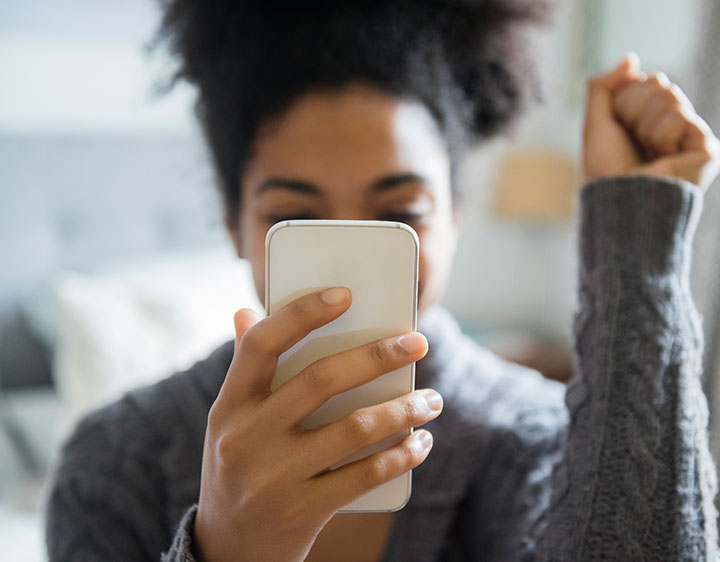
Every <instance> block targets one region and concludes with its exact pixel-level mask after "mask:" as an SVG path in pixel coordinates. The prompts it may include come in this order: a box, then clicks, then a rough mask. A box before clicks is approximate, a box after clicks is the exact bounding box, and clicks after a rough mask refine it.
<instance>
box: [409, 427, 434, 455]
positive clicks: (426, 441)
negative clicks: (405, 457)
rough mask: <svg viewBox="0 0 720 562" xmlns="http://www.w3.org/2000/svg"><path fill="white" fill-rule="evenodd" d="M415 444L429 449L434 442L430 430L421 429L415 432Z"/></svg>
mask: <svg viewBox="0 0 720 562" xmlns="http://www.w3.org/2000/svg"><path fill="white" fill-rule="evenodd" d="M413 438H414V444H415V445H416V446H417V447H418V448H419V449H420V450H421V451H427V450H428V449H429V448H430V447H432V444H433V437H432V434H431V433H430V432H429V431H426V430H424V429H421V430H419V431H416V432H415V433H414V434H413Z"/></svg>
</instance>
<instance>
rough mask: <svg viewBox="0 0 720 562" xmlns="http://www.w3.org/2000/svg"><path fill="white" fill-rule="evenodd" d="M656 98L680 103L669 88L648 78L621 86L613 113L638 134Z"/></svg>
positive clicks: (631, 130)
mask: <svg viewBox="0 0 720 562" xmlns="http://www.w3.org/2000/svg"><path fill="white" fill-rule="evenodd" d="M656 98H657V99H658V104H662V103H663V102H664V103H665V104H667V105H668V106H670V105H672V104H675V105H679V102H678V101H677V100H676V99H675V97H674V94H673V93H672V92H671V91H670V89H669V88H664V87H663V86H661V85H660V84H658V83H657V81H655V80H652V79H648V80H647V81H645V82H633V83H632V84H628V85H627V86H625V87H623V88H621V89H620V90H619V91H618V92H617V95H616V96H615V98H614V100H613V113H614V115H615V117H616V118H617V120H618V121H620V123H622V124H623V126H624V127H626V128H627V129H628V130H629V131H630V132H631V133H632V134H634V135H635V136H637V131H638V126H639V123H640V120H641V119H642V117H643V116H644V115H645V113H646V112H647V111H648V109H649V107H650V105H652V102H653V101H655V99H656Z"/></svg>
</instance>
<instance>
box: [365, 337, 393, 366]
mask: <svg viewBox="0 0 720 562" xmlns="http://www.w3.org/2000/svg"><path fill="white" fill-rule="evenodd" d="M368 352H369V353H370V358H371V359H372V360H373V361H374V362H375V363H377V364H379V365H384V364H385V363H387V362H389V361H390V359H392V357H393V355H394V354H393V351H392V348H391V345H390V344H389V343H388V342H386V341H379V342H374V343H373V344H371V345H370V347H369V348H368Z"/></svg>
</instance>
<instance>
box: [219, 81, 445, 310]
mask: <svg viewBox="0 0 720 562" xmlns="http://www.w3.org/2000/svg"><path fill="white" fill-rule="evenodd" d="M253 149H254V152H253V156H252V158H251V160H250V162H249V163H248V166H247V168H246V173H245V174H244V176H243V177H242V178H241V188H242V204H241V205H242V207H241V208H242V210H241V215H240V220H239V221H238V223H237V224H238V226H237V227H236V228H235V229H233V231H232V232H231V235H232V238H233V241H234V243H235V247H236V249H237V252H238V254H239V255H240V256H241V257H244V258H246V259H248V260H249V261H250V264H251V266H252V271H253V278H254V282H255V288H256V290H257V292H258V295H259V297H260V299H261V300H264V288H265V235H266V233H267V231H268V229H269V228H270V227H271V226H272V225H273V224H275V223H276V222H278V221H281V220H287V219H298V218H303V219H305V218H307V219H355V220H391V221H399V222H404V223H407V224H409V225H410V226H412V227H413V228H414V229H415V231H416V232H417V234H418V237H419V239H420V264H419V294H418V308H419V312H420V314H422V312H423V311H424V310H426V309H427V308H428V307H429V306H430V305H432V304H434V303H436V302H437V301H438V300H439V299H440V297H441V295H442V292H443V289H444V287H445V282H446V279H447V276H448V273H449V270H450V265H451V263H452V257H453V255H454V251H455V242H456V234H457V216H456V212H455V209H454V207H453V204H452V201H451V193H450V161H449V158H448V154H447V150H446V148H445V147H444V144H443V142H442V137H441V136H440V133H439V131H438V129H437V125H436V123H435V121H434V120H433V118H432V117H431V115H430V113H429V112H428V111H427V109H426V108H425V106H423V105H422V104H419V103H415V102H410V101H403V100H400V99H398V98H394V97H392V96H389V95H387V94H384V93H381V92H380V91H378V90H375V89H372V88H369V87H365V86H361V85H353V86H348V87H346V88H344V89H342V90H337V91H331V92H315V93H310V94H307V95H305V96H303V97H301V98H299V99H298V100H297V101H296V102H295V103H294V104H293V105H292V106H291V107H290V108H289V110H288V111H287V112H286V113H284V114H283V115H282V117H280V118H279V119H276V120H274V121H273V122H271V123H269V124H267V125H265V126H264V127H263V128H261V130H260V132H259V135H258V138H257V140H256V142H255V145H254V147H253Z"/></svg>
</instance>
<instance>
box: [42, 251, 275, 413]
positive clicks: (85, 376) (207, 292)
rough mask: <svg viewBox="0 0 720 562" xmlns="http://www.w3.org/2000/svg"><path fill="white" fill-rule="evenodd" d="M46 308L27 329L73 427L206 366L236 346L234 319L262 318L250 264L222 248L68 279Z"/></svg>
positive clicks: (63, 278)
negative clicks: (232, 342) (40, 340)
mask: <svg viewBox="0 0 720 562" xmlns="http://www.w3.org/2000/svg"><path fill="white" fill-rule="evenodd" d="M46 302H47V303H48V306H47V307H46V308H45V311H46V316H47V317H46V318H43V319H42V321H37V322H33V323H34V324H43V331H44V333H45V335H46V337H49V338H51V339H52V340H53V341H51V342H50V343H51V345H52V346H53V349H54V369H53V370H54V377H55V381H56V385H57V389H58V392H59V394H60V397H61V399H62V401H63V403H64V405H65V408H66V411H67V413H68V414H69V416H70V418H71V419H72V420H74V419H76V418H77V417H78V416H79V415H81V414H83V413H85V412H87V411H88V410H89V409H91V408H94V407H97V406H100V405H102V404H104V403H107V402H109V401H112V400H114V399H116V398H118V397H119V396H121V395H122V394H123V393H124V392H126V391H127V390H129V389H131V388H134V387H137V386H140V385H144V384H148V383H152V382H154V381H156V380H158V379H160V378H162V377H165V376H167V375H170V374H172V373H173V372H175V371H178V370H181V369H185V368H187V367H189V366H191V365H192V364H193V363H194V362H196V361H197V360H199V359H201V358H204V357H206V356H207V355H208V354H209V353H210V352H211V351H212V350H213V349H215V348H216V347H218V346H219V345H221V344H222V343H224V342H225V341H227V340H229V339H231V338H232V337H233V314H234V312H235V311H236V310H237V309H239V308H243V307H249V308H253V309H255V310H257V311H258V312H261V310H262V307H261V305H260V303H259V301H258V299H257V296H256V294H255V291H254V287H253V284H252V281H251V274H250V268H249V264H248V263H247V262H246V261H244V260H238V259H237V258H236V257H234V256H233V255H232V254H231V253H230V252H229V250H227V249H224V248H223V249H211V250H204V251H194V252H183V253H177V254H172V255H163V256H154V257H150V258H144V259H141V260H126V261H122V262H119V261H116V262H113V263H110V264H106V265H105V266H103V267H102V268H99V269H98V270H96V272H95V273H92V274H89V273H77V272H74V273H73V272H67V273H64V274H62V275H60V276H59V277H58V278H57V279H56V280H55V282H54V283H53V284H52V288H51V291H50V299H49V301H46ZM38 313H39V311H38V310H37V309H36V310H35V311H34V313H33V315H37V314H38Z"/></svg>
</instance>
